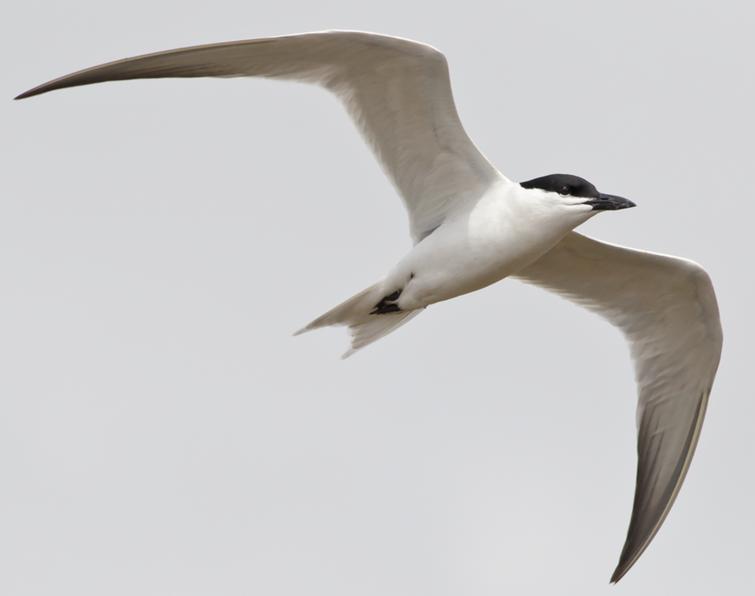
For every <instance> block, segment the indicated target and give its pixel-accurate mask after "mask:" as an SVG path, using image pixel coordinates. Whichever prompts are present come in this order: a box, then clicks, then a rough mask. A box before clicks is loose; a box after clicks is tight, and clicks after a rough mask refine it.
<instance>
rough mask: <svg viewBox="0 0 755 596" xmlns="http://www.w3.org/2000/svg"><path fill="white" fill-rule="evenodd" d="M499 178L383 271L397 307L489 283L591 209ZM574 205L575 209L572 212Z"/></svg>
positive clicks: (555, 240)
mask: <svg viewBox="0 0 755 596" xmlns="http://www.w3.org/2000/svg"><path fill="white" fill-rule="evenodd" d="M549 199H550V198H549V197H547V196H546V195H545V193H541V192H538V191H533V190H527V189H524V188H522V187H521V186H520V185H519V184H515V183H512V182H510V181H508V180H505V179H502V180H500V181H498V182H497V183H496V184H493V185H491V187H490V188H489V189H488V190H487V192H485V193H483V195H482V196H481V197H480V198H479V199H477V200H475V201H469V202H467V203H465V204H462V205H460V206H459V208H458V210H457V211H456V212H454V213H451V214H449V216H448V217H447V218H446V220H445V221H444V222H443V223H442V224H441V225H440V226H439V227H438V228H437V229H435V230H434V231H433V232H432V233H431V234H429V235H428V236H426V237H425V238H424V239H422V240H421V241H420V242H419V243H418V244H416V245H415V246H414V248H413V249H412V250H411V251H410V252H409V253H408V254H407V255H406V256H405V257H404V258H403V259H401V261H399V263H398V264H397V265H396V266H395V267H394V268H393V269H392V270H391V272H390V273H389V274H388V275H387V276H386V278H385V280H384V282H383V285H382V290H383V291H384V292H385V295H388V294H390V293H391V292H394V291H396V290H401V296H400V297H399V299H398V301H397V304H398V306H399V307H400V308H401V310H415V309H419V308H424V307H426V306H429V305H431V304H433V303H435V302H440V301H442V300H448V299H450V298H455V297H457V296H460V295H462V294H467V293H469V292H473V291H475V290H479V289H480V288H484V287H485V286H488V285H490V284H493V283H495V282H497V281H499V280H501V279H503V278H504V277H507V276H508V275H511V274H512V273H515V272H516V271H519V270H521V269H523V268H524V267H525V266H526V265H529V264H530V263H532V262H533V261H535V260H537V259H538V258H539V257H540V256H542V255H543V254H545V253H546V252H547V251H548V250H549V249H551V248H553V247H554V246H555V245H556V244H557V243H558V242H559V240H561V239H562V238H563V237H564V236H565V235H566V234H567V233H568V232H569V231H571V230H572V229H573V228H575V227H576V226H578V225H579V224H581V223H583V222H584V221H586V220H587V219H588V218H590V217H591V216H592V215H594V212H593V211H592V209H591V208H589V207H581V208H580V207H577V208H574V207H571V206H569V207H564V205H563V204H562V202H561V201H554V200H549ZM572 210H574V213H571V211H572Z"/></svg>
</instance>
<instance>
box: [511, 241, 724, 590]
mask: <svg viewBox="0 0 755 596" xmlns="http://www.w3.org/2000/svg"><path fill="white" fill-rule="evenodd" d="M518 277H519V278H520V279H521V280H523V281H526V282H529V283H533V284H536V285H539V286H541V287H544V288H546V289H549V290H552V291H554V292H557V293H559V294H561V295H563V296H564V297H566V298H568V299H569V300H571V301H573V302H576V303H577V304H580V305H582V306H584V307H586V308H588V309H590V310H592V311H594V312H596V313H598V314H600V315H601V316H603V317H605V318H606V319H608V320H609V321H610V322H611V323H613V324H614V325H616V326H617V327H619V328H620V329H621V330H622V331H623V333H624V335H625V336H626V338H627V340H628V341H629V344H630V348H631V353H632V358H633V360H634V365H635V374H636V380H637V386H638V408H637V425H638V439H637V455H638V464H637V483H636V488H635V497H634V506H633V509H632V517H631V521H630V524H629V531H628V533H627V538H626V542H625V544H624V548H623V550H622V553H621V556H620V559H619V564H618V566H617V567H616V570H615V571H614V574H613V576H612V578H611V581H612V582H616V581H618V580H619V579H621V577H622V576H623V575H624V574H625V573H626V572H627V571H628V570H629V569H630V568H631V567H632V565H634V563H635V562H636V561H637V559H638V558H639V557H640V555H641V554H642V553H643V551H644V550H645V549H646V548H647V546H648V545H649V544H650V542H651V540H652V539H653V537H654V536H655V534H656V533H657V532H658V529H659V528H660V526H661V524H662V523H663V521H664V520H665V518H666V516H667V515H668V512H669V510H670V509H671V506H672V504H673V502H674V500H675V499H676V496H677V494H678V492H679V489H680V488H681V485H682V482H683V481H684V476H685V474H686V473H687V469H688V468H689V464H690V461H691V460H692V455H693V453H694V450H695V446H696V445H697V440H698V437H699V435H700V429H701V426H702V423H703V417H704V416H705V408H706V406H707V403H708V396H709V394H710V390H711V386H712V384H713V379H714V377H715V374H716V369H717V367H718V361H719V358H720V355H721V345H722V332H721V324H720V320H719V314H718V306H717V303H716V297H715V293H714V291H713V286H712V284H711V282H710V278H709V277H708V275H707V273H706V272H705V271H704V270H703V269H702V268H701V267H700V266H699V265H697V264H696V263H693V262H691V261H688V260H685V259H680V258H676V257H670V256H666V255H659V254H654V253H649V252H643V251H639V250H633V249H629V248H624V247H620V246H615V245H611V244H605V243H603V242H598V241H597V240H592V239H591V238H587V237H586V236H582V235H581V234H577V233H576V232H572V233H570V234H569V235H568V236H567V237H566V238H565V239H564V240H563V241H562V242H561V243H560V244H558V245H557V246H556V247H555V248H553V249H552V250H551V251H550V252H549V253H547V254H546V255H545V256H543V257H542V258H541V259H540V260H539V261H537V262H536V263H534V264H533V265H530V266H529V267H528V268H526V269H525V270H524V271H522V272H520V273H519V274H518Z"/></svg>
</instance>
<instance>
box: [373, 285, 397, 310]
mask: <svg viewBox="0 0 755 596" xmlns="http://www.w3.org/2000/svg"><path fill="white" fill-rule="evenodd" d="M402 290H403V288H402V289H401V290H396V291H395V292H393V293H392V294H388V295H387V296H383V298H382V299H381V300H380V302H378V303H377V304H376V305H375V308H374V309H372V310H371V311H370V314H371V315H385V314H388V313H392V312H401V309H400V308H399V306H398V304H397V301H398V299H399V297H400V296H401V292H402Z"/></svg>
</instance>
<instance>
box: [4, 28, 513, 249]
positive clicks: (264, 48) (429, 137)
mask: <svg viewBox="0 0 755 596" xmlns="http://www.w3.org/2000/svg"><path fill="white" fill-rule="evenodd" d="M244 76H260V77H271V78H280V79H290V80H296V81H302V82H307V83H315V84H318V85H321V86H322V87H325V88H326V89H328V90H330V91H331V92H333V93H334V94H335V95H336V96H337V97H338V98H339V99H340V100H341V101H342V102H343V104H344V105H345V107H346V108H347V110H348V112H349V113H350V114H351V116H352V118H353V120H354V121H355V122H356V124H357V126H358V127H359V128H360V130H361V132H362V134H363V136H364V138H365V140H366V141H367V143H368V144H369V145H370V147H371V148H372V150H373V152H374V153H375V155H376V157H377V158H378V160H379V161H380V163H381V164H382V166H383V169H384V170H385V172H386V174H387V175H388V177H389V178H390V179H391V181H392V182H393V183H394V185H395V186H396V188H397V189H398V191H399V193H400V194H401V196H402V198H403V199H404V203H405V205H406V207H407V210H408V211H409V216H410V224H411V233H412V237H413V238H414V239H415V241H418V240H419V239H421V238H422V237H423V236H424V235H426V234H427V233H428V231H429V230H432V229H434V228H435V227H437V226H438V225H439V224H440V223H441V222H442V221H443V219H444V217H445V215H446V213H447V212H448V210H449V209H450V207H451V206H452V205H453V204H454V203H456V202H457V201H463V200H468V199H474V198H476V197H479V196H480V195H481V194H482V193H483V192H484V191H485V190H486V189H487V188H488V187H489V186H490V184H492V183H493V182H495V181H496V180H499V179H501V178H502V176H501V174H499V173H498V172H497V171H496V170H495V168H493V166H491V165H490V163H489V162H488V161H487V160H486V159H485V158H484V156H483V155H482V154H481V153H480V152H479V151H478V150H477V148H476V147H475V145H474V143H472V141H471V140H470V139H469V137H468V136H467V134H466V132H465V131H464V128H463V127H462V125H461V121H460V120H459V116H458V114H457V112H456V107H455V105H454V101H453V94H452V92H451V84H450V81H449V76H448V65H447V63H446V59H445V57H444V56H443V54H441V53H440V52H439V51H437V50H436V49H434V48H432V47H430V46H428V45H425V44H421V43H417V42H413V41H409V40H406V39H400V38H396V37H388V36H384V35H377V34H372V33H364V32H357V31H326V32H315V33H304V34H299V35H288V36H282V37H270V38H264V39H252V40H246V41H235V42H229V43H219V44H211V45H203V46H195V47H189V48H182V49H177V50H169V51H166V52H158V53H155V54H147V55H143V56H137V57H135V58H127V59H125V60H118V61H115V62H110V63H108V64H103V65H101V66H95V67H93V68H87V69H85V70H81V71H79V72H75V73H73V74H70V75H66V76H64V77H60V78H58V79H55V80H53V81H50V82H49V83H45V84H43V85H40V86H38V87H35V88H33V89H31V90H29V91H27V92H25V93H22V94H21V95H19V96H18V97H17V98H16V99H22V98H25V97H31V96H33V95H39V94H41V93H46V92H48V91H52V90H55V89H63V88H66V87H75V86H79V85H90V84H93V83H101V82H104V81H123V80H128V79H154V78H163V77H244Z"/></svg>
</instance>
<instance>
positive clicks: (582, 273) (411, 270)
mask: <svg viewBox="0 0 755 596" xmlns="http://www.w3.org/2000/svg"><path fill="white" fill-rule="evenodd" d="M204 76H217V77H240V76H262V77H271V78H280V79H292V80H298V81H302V82H307V83H315V84H318V85H320V86H322V87H324V88H325V89H327V90H329V91H331V92H333V93H334V94H335V95H336V96H337V97H338V98H339V99H340V100H341V101H342V102H343V104H344V105H345V107H346V108H347V110H348V112H349V113H350V115H351V116H352V118H353V120H354V122H355V123H356V125H357V126H358V128H359V129H360V131H361V132H362V134H363V136H364V138H365V140H366V141H367V143H368V144H369V146H370V147H371V148H372V149H373V152H374V153H375V156H376V157H377V159H378V160H379V162H380V163H381V165H382V166H383V168H384V170H385V172H386V174H387V175H388V177H389V178H390V180H391V181H392V182H393V184H394V186H395V187H396V189H397V191H398V193H399V195H400V196H401V198H402V199H403V201H404V204H405V206H406V208H407V210H408V212H409V221H410V233H411V237H412V239H413V241H414V246H413V248H412V249H411V250H410V251H409V252H408V253H407V254H406V256H405V257H404V258H403V259H401V260H400V261H399V263H398V264H396V265H395V267H393V268H392V269H391V270H390V271H389V273H388V274H387V275H386V276H385V277H384V278H383V279H381V280H379V281H377V282H376V283H375V284H373V285H372V286H370V287H369V288H366V289H364V290H362V291H361V292H359V293H358V294H356V295H355V296H353V297H352V298H350V299H348V300H346V301H345V302H344V303H342V304H339V305H338V306H336V307H335V308H333V309H332V310H330V311H328V312H327V313H325V314H324V315H322V316H321V317H319V318H317V319H315V320H314V321H312V323H310V324H309V325H307V326H306V327H305V328H304V329H302V331H308V330H311V329H315V328H318V327H323V326H328V325H346V326H348V327H349V329H350V331H351V335H352V345H351V350H350V351H349V353H353V352H354V351H356V350H358V349H360V348H362V347H364V346H366V345H368V344H370V343H372V342H374V341H376V340H377V339H380V338H381V337H383V336H385V335H386V334H388V333H390V332H391V331H393V330H394V329H396V328H398V327H399V326H401V325H403V324H404V323H406V322H407V321H409V320H410V319H411V318H412V317H413V316H415V315H416V314H418V313H420V312H422V310H423V309H424V308H425V307H427V306H429V305H431V304H433V303H436V302H440V301H442V300H448V299H450V298H454V297H456V296H460V295H462V294H466V293H469V292H472V291H475V290H478V289H480V288H482V287H485V286H487V285H490V284H492V283H495V282H496V281H498V280H500V279H502V278H504V277H508V276H511V277H516V278H518V279H520V280H522V281H525V282H528V283H532V284H535V285H538V286H541V287H544V288H546V289H548V290H551V291H554V292H557V293H558V294H561V295H562V296H564V297H566V298H568V299H569V300H571V301H573V302H575V303H577V304H579V305H581V306H584V307H586V308H588V309H590V310H592V311H594V312H596V313H598V314H600V315H601V316H603V317H604V318H605V319H607V320H608V321H609V322H611V323H612V324H613V325H615V326H617V327H618V328H619V329H621V331H622V332H623V333H624V335H625V337H626V338H627V340H628V341H629V344H630V347H631V352H632V357H633V360H634V363H635V371H636V376H637V385H638V416H637V420H638V431H639V436H638V444H637V448H638V460H639V461H638V471H637V486H636V491H635V501H634V507H633V510H632V519H631V522H630V526H629V531H628V534H627V539H626V542H625V544H624V549H623V551H622V553H621V557H620V561H619V565H618V566H617V568H616V570H615V571H614V574H613V577H612V578H611V579H612V581H618V580H619V579H620V578H621V577H622V576H623V575H624V574H625V573H626V572H627V570H628V569H629V568H630V567H631V566H632V565H633V564H634V563H635V562H636V561H637V559H638V557H639V556H640V555H641V554H642V552H643V551H644V550H645V548H646V547H647V546H648V544H649V543H650V541H651V540H652V539H653V537H654V536H655V534H656V532H657V531H658V528H659V527H660V525H661V524H662V523H663V521H664V519H665V518H666V515H667V514H668V512H669V510H670V508H671V505H672V504H673V502H674V499H675V498H676V496H677V494H678V492H679V489H680V487H681V484H682V482H683V480H684V476H685V474H686V472H687V469H688V467H689V463H690V461H691V458H692V455H693V453H694V449H695V445H696V444H697V439H698V436H699V433H700V429H701V425H702V420H703V417H704V415H705V407H706V404H707V401H708V397H709V394H710V390H711V386H712V383H713V379H714V377H715V373H716V368H717V366H718V360H719V357H720V353H721V343H722V334H721V326H720V322H719V315H718V307H717V304H716V298H715V293H714V291H713V286H712V284H711V282H710V278H709V277H708V275H707V273H706V272H705V271H704V270H703V269H702V268H701V267H700V266H699V265H697V264H695V263H693V262H691V261H688V260H686V259H680V258H677V257H670V256H666V255H658V254H654V253H649V252H644V251H638V250H633V249H628V248H623V247H619V246H613V245H610V244H605V243H602V242H599V241H597V240H592V239H590V238H587V237H585V236H582V235H580V234H577V233H576V232H573V231H572V230H573V229H574V228H576V227H577V226H579V225H580V224H582V223H583V222H585V221H586V220H587V219H589V218H590V217H592V216H593V215H595V214H597V213H600V212H602V211H605V210H618V209H624V208H627V207H632V206H634V204H633V203H631V202H630V201H627V200H626V199H623V198H621V197H617V196H613V195H606V194H603V193H600V192H598V190H597V189H596V188H595V187H594V186H593V185H592V184H590V183H589V182H587V181H586V180H584V179H582V178H578V177H575V176H569V175H565V174H553V175H549V176H544V177H541V178H535V179H533V180H529V181H527V182H522V183H520V184H517V183H516V182H513V181H511V180H509V179H508V178H506V177H505V176H504V175H503V174H501V173H500V172H499V171H498V170H497V169H496V168H494V167H493V166H492V165H491V164H490V163H489V162H488V161H487V159H485V157H484V156H483V155H482V154H481V153H480V151H479V150H478V149H477V147H475V145H474V144H473V143H472V141H471V140H470V139H469V137H468V136H467V134H466V133H465V131H464V129H463V127H462V125H461V122H460V120H459V117H458V114H457V112H456V108H455V105H454V101H453V96H452V93H451V86H450V81H449V77H448V66H447V63H446V59H445V57H444V56H443V54H442V53H440V52H439V51H438V50H436V49H434V48H432V47H430V46H427V45H425V44H421V43H418V42H413V41H410V40H406V39H399V38H395V37H388V36H384V35H377V34H371V33H364V32H355V31H330V32H316V33H305V34H299V35H289V36H283V37H271V38H266V39H253V40H247V41H238V42H229V43H221V44H212V45H205V46H196V47H191V48H183V49H178V50H169V51H166V52H159V53H156V54H148V55H144V56H137V57H135V58H129V59H125V60H119V61H116V62H111V63H108V64H104V65H101V66H96V67H93V68H88V69H85V70H82V71H79V72H76V73H73V74H71V75H67V76H65V77H61V78H59V79H56V80H54V81H51V82H49V83H46V84H44V85H41V86H39V87H36V88H34V89H32V90H30V91H27V92H26V93H24V94H22V95H20V96H19V97H18V98H17V99H20V98H23V97H30V96H32V95H37V94H40V93H45V92H47V91H51V90H54V89H61V88H64V87H73V86H77V85H87V84H91V83H98V82H103V81H114V80H126V79H139V78H162V77H204ZM502 316H503V315H502ZM588 368H589V367H588Z"/></svg>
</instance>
